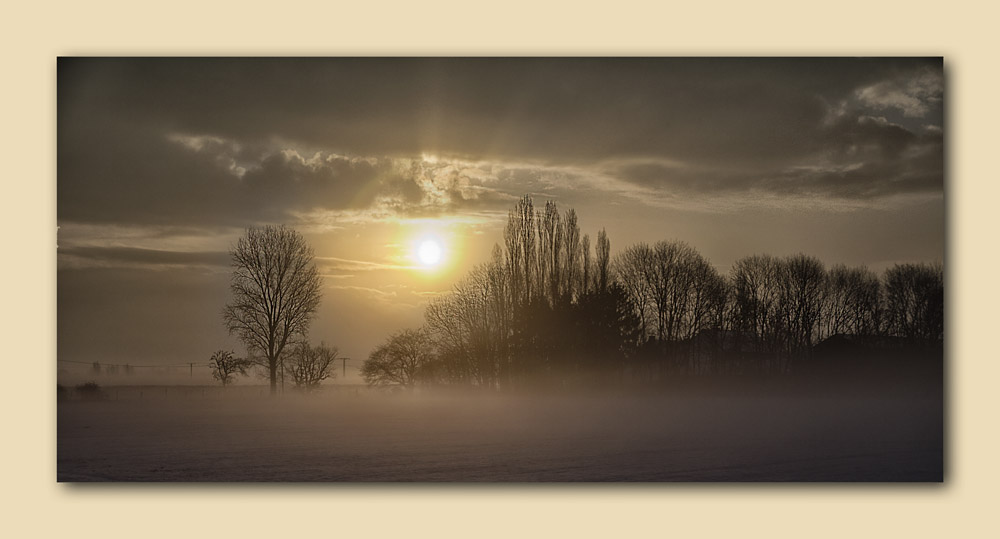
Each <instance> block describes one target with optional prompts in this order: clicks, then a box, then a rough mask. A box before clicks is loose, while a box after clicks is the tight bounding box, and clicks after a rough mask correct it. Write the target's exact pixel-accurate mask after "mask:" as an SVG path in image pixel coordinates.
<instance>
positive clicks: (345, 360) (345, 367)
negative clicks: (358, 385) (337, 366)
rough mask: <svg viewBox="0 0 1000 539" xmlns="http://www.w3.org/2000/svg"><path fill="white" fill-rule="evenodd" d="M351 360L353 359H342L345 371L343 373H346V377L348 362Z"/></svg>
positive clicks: (345, 374)
mask: <svg viewBox="0 0 1000 539" xmlns="http://www.w3.org/2000/svg"><path fill="white" fill-rule="evenodd" d="M349 359H351V358H349V357H342V358H340V360H341V361H342V362H343V365H344V370H343V373H344V374H343V376H344V377H346V376H347V361H348V360H349Z"/></svg>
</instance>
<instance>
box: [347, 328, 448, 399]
mask: <svg viewBox="0 0 1000 539" xmlns="http://www.w3.org/2000/svg"><path fill="white" fill-rule="evenodd" d="M433 360H434V343H433V341H432V340H431V336H430V333H429V332H428V331H427V330H425V329H416V330H412V329H408V330H405V331H401V332H399V333H396V334H394V335H392V336H390V337H389V339H388V340H386V342H385V343H383V344H380V345H379V346H378V347H376V348H375V350H373V351H372V353H371V355H369V356H368V359H367V360H365V363H364V365H362V367H361V376H362V377H364V379H365V382H366V383H367V384H368V385H370V386H374V385H392V384H399V385H401V386H404V387H412V386H413V385H414V384H415V383H416V382H417V380H418V379H419V378H420V377H421V375H422V374H424V373H425V372H426V370H427V369H428V368H429V367H430V365H431V362H432V361H433Z"/></svg>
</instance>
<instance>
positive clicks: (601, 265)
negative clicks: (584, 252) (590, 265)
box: [594, 228, 611, 292]
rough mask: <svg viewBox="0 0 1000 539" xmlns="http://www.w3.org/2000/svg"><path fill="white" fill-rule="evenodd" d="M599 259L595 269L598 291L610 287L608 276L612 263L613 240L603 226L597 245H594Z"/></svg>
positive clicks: (595, 283)
mask: <svg viewBox="0 0 1000 539" xmlns="http://www.w3.org/2000/svg"><path fill="white" fill-rule="evenodd" d="M594 249H595V252H596V255H597V259H596V261H595V262H596V265H597V267H596V268H595V271H594V285H595V286H594V288H595V289H596V290H597V291H598V292H604V291H605V290H607V289H608V278H609V272H610V263H611V241H609V240H608V233H607V232H605V231H604V229H603V228H602V229H601V231H600V232H598V233H597V245H596V246H595V247H594Z"/></svg>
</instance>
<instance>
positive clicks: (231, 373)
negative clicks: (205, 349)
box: [208, 350, 250, 386]
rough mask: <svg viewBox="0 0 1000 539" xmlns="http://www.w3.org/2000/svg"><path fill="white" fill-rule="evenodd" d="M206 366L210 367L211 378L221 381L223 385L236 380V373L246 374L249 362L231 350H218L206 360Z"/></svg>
mask: <svg viewBox="0 0 1000 539" xmlns="http://www.w3.org/2000/svg"><path fill="white" fill-rule="evenodd" d="M208 366H209V367H210V368H211V369H212V378H215V379H216V380H218V381H219V382H221V383H222V385H223V386H228V385H229V384H231V383H233V382H235V381H236V375H237V374H239V375H242V376H246V375H247V369H248V368H250V362H249V361H247V360H246V359H243V358H239V357H235V356H234V355H233V353H232V352H229V351H226V350H218V351H216V352H215V353H214V354H212V357H211V359H209V361H208Z"/></svg>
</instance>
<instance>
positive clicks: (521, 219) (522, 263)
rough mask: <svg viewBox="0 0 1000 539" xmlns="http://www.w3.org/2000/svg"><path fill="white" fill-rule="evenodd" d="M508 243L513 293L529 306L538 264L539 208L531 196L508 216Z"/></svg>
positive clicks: (505, 238)
mask: <svg viewBox="0 0 1000 539" xmlns="http://www.w3.org/2000/svg"><path fill="white" fill-rule="evenodd" d="M504 244H505V245H506V247H507V250H506V254H507V273H508V274H509V275H510V277H511V289H512V294H513V296H514V298H515V300H516V301H517V302H518V303H520V304H521V305H526V304H528V303H529V302H530V301H531V299H532V279H533V277H534V274H535V267H536V264H537V260H536V257H537V234H536V232H535V209H534V206H533V204H532V201H531V197H530V196H528V195H525V196H524V197H523V198H521V200H519V201H518V202H517V204H516V205H515V206H514V208H513V209H512V210H510V212H509V213H508V215H507V227H506V228H505V229H504Z"/></svg>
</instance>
